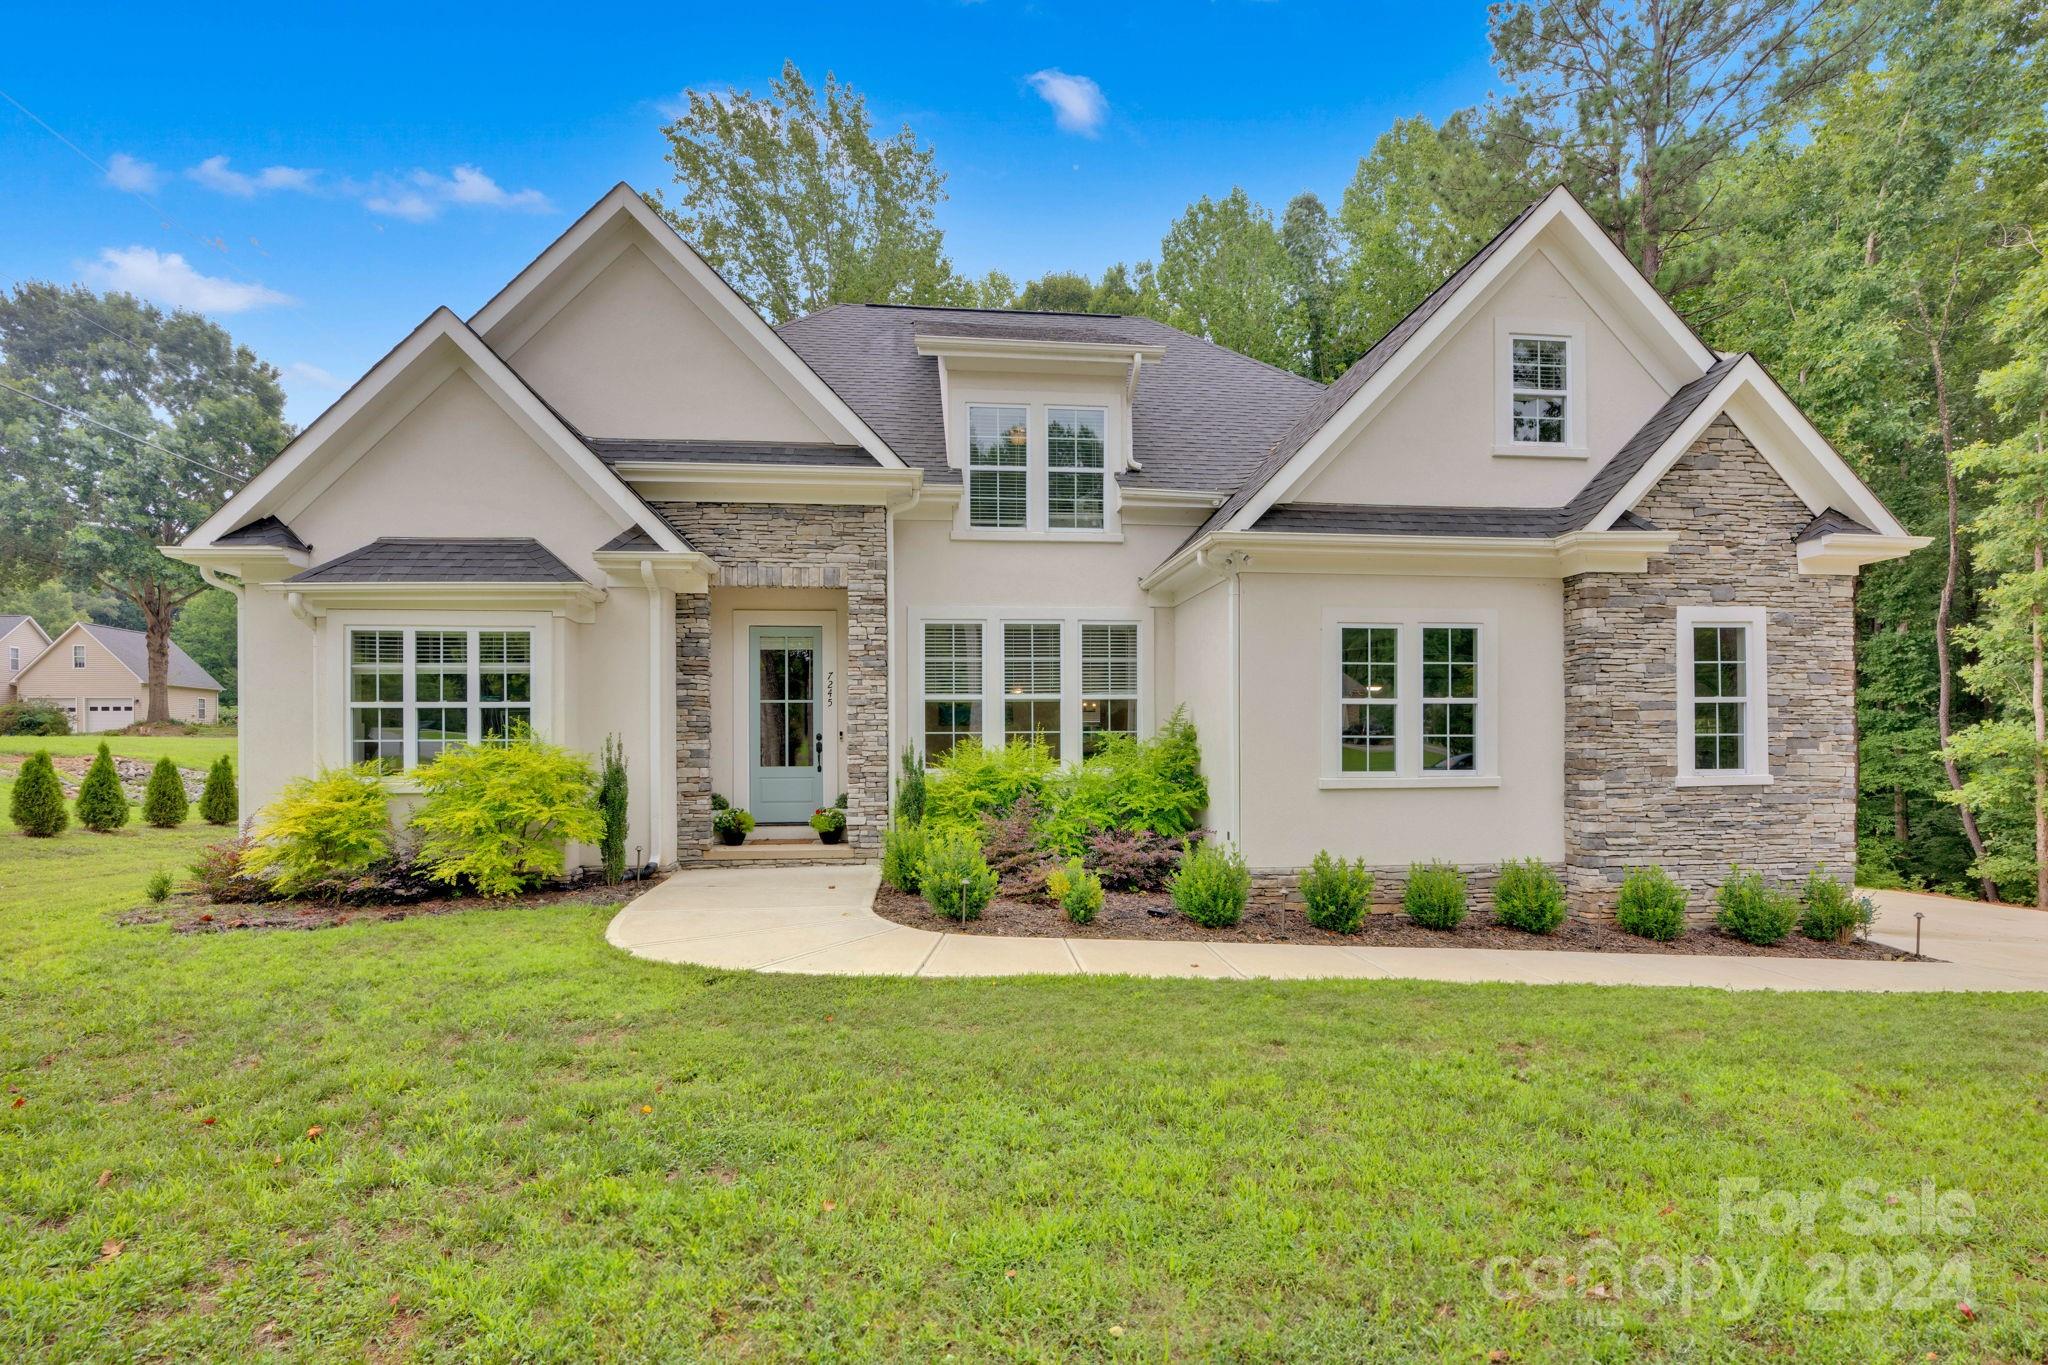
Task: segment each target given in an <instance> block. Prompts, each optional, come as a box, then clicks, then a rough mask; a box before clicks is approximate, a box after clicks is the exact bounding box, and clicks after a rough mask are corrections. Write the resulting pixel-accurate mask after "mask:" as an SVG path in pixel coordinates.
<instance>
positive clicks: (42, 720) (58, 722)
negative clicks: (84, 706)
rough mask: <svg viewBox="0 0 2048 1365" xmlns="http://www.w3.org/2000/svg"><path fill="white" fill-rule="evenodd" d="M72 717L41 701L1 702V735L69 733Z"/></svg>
mask: <svg viewBox="0 0 2048 1365" xmlns="http://www.w3.org/2000/svg"><path fill="white" fill-rule="evenodd" d="M70 733H71V718H70V717H69V716H67V715H65V714H64V712H63V710H62V709H61V708H59V707H55V706H52V705H50V704H49V703H48V702H41V701H10V702H5V703H0V735H43V736H49V735H68V734H70Z"/></svg>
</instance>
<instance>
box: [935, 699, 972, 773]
mask: <svg viewBox="0 0 2048 1365" xmlns="http://www.w3.org/2000/svg"><path fill="white" fill-rule="evenodd" d="M980 735H981V703H980V702H978V701H928V702H926V703H925V705H924V752H925V757H926V758H927V759H929V760H937V759H939V758H942V757H944V756H945V753H946V751H947V750H949V749H951V748H952V747H953V745H954V744H955V743H957V742H958V741H960V740H963V739H976V738H979V737H980Z"/></svg>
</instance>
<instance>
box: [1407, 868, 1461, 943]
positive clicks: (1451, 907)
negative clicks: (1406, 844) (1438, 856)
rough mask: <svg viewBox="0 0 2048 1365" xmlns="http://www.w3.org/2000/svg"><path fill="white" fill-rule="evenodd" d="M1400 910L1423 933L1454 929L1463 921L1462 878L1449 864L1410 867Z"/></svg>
mask: <svg viewBox="0 0 2048 1365" xmlns="http://www.w3.org/2000/svg"><path fill="white" fill-rule="evenodd" d="M1401 908H1402V909H1403V910H1406V911H1407V912H1408V918H1409V919H1412V920H1414V921H1415V922H1416V923H1417V924H1419V925H1421V926H1422V927H1423V928H1425V929H1455V928H1457V927H1458V925H1459V924H1460V923H1462V922H1463V921H1464V918H1465V874H1464V873H1462V872H1460V871H1459V870H1458V869H1457V868H1455V867H1452V866H1451V865H1450V864H1449V863H1412V864H1410V865H1409V868H1408V884H1407V885H1406V886H1404V887H1402V888H1401Z"/></svg>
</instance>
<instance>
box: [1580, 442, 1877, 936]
mask: <svg viewBox="0 0 2048 1365" xmlns="http://www.w3.org/2000/svg"><path fill="white" fill-rule="evenodd" d="M1635 510H1636V511H1637V512H1638V513H1639V514H1640V515H1642V516H1644V517H1646V518H1648V519H1649V520H1650V521H1651V522H1653V523H1655V524H1656V525H1657V526H1659V527H1661V528H1663V529H1664V530H1667V531H1676V532H1678V533H1679V539H1678V542H1677V544H1675V545H1674V546H1673V547H1672V550H1671V552H1670V554H1668V555H1666V556H1663V557H1661V558H1658V559H1655V560H1652V561H1651V565H1650V572H1648V573H1647V574H1583V575H1580V576H1579V577H1576V578H1573V579H1570V580H1568V581H1567V583H1566V584H1565V621H1566V630H1567V649H1566V656H1565V678H1566V684H1567V703H1566V710H1565V716H1564V725H1563V729H1562V733H1563V734H1564V736H1565V742H1566V752H1565V771H1566V798H1565V800H1566V817H1565V834H1566V846H1567V853H1568V861H1569V864H1570V879H1571V884H1572V889H1573V890H1574V892H1576V893H1578V894H1579V895H1580V896H1582V897H1584V898H1585V899H1586V900H1587V901H1588V902H1589V903H1591V904H1594V905H1596V906H1609V905H1611V903H1612V897H1613V892H1614V890H1615V889H1616V888H1617V887H1618V886H1619V885H1620V883H1621V879H1622V877H1623V875H1624V873H1625V871H1626V870H1627V869H1628V868H1629V867H1633V866H1637V865H1640V864H1646V863H1656V864H1658V865H1661V866H1662V867H1663V868H1664V869H1665V870H1666V871H1667V872H1669V873H1671V874H1672V875H1673V876H1674V877H1677V878H1678V879H1679V880H1681V881H1682V882H1684V883H1685V884H1686V885H1687V886H1688V887H1690V888H1691V889H1692V891H1693V905H1692V909H1693V911H1694V912H1695V913H1709V912H1711V909H1712V906H1711V902H1710V901H1709V900H1708V896H1709V894H1710V892H1711V890H1712V888H1713V887H1714V886H1716V885H1718V884H1719V883H1720V882H1721V880H1722V879H1723V878H1724V876H1725V875H1726V873H1727V869H1728V864H1729V863H1730V862H1739V863H1741V864H1742V865H1743V866H1745V867H1748V868H1754V869H1757V870H1760V871H1762V872H1763V873H1764V875H1765V876H1766V877H1767V878H1769V879H1771V880H1773V881H1778V882H1797V881H1800V880H1803V879H1804V878H1805V876H1806V874H1807V873H1808V872H1810V871H1811V870H1812V869H1813V868H1814V867H1815V866H1817V865H1819V864H1822V863H1825V864H1826V865H1827V866H1828V867H1829V868H1830V869H1832V870H1834V871H1835V872H1836V873H1838V874H1841V875H1847V874H1848V873H1849V872H1850V871H1851V869H1853V868H1854V866H1855V859H1856V733H1855V727H1856V711H1855V685H1856V646H1855V622H1854V593H1855V580H1854V579H1853V578H1851V577H1848V576H1823V575H1802V574H1800V573H1799V571H1798V564H1797V560H1796V558H1795V551H1794V543H1793V537H1794V535H1796V534H1797V533H1798V532H1799V530H1800V529H1801V528H1802V527H1803V526H1804V525H1805V524H1806V522H1807V521H1808V520H1809V519H1810V518H1811V517H1812V513H1811V511H1809V510H1808V508H1807V507H1806V505H1805V504H1804V503H1802V502H1801V501H1800V500H1799V499H1798V498H1797V497H1795V496H1794V495H1793V494H1792V492H1791V490H1790V489H1788V488H1787V487H1786V486H1785V484H1784V483H1783V482H1782V481H1781V480H1780V479H1779V478H1778V476H1777V474H1776V473H1775V472H1774V471H1773V470H1772V469H1771V467H1770V465H1769V464H1768V463H1767V462H1765V460H1764V459H1763V457H1762V456H1760V455H1758V454H1757V452H1756V450H1755V448H1754V447H1753V446H1751V445H1750V443H1749V441H1748V439H1747V438H1746V437H1744V436H1743V434H1742V432H1741V431H1740V430H1739V429H1738V428H1737V427H1736V426H1735V424H1734V423H1732V422H1730V421H1728V420H1727V419H1726V418H1723V419H1721V420H1719V421H1717V422H1715V423H1714V424H1713V425H1712V426H1711V427H1709V428H1708V429H1707V432H1706V434H1705V435H1703V436H1702V437H1701V438H1700V440H1699V441H1698V442H1697V443H1695V445H1694V446H1693V447H1692V449H1691V450H1690V451H1688V452H1687V453H1686V455H1685V456H1684V457H1683V458H1681V459H1680V460H1679V462H1678V463H1677V464H1676V465H1674V466H1673V467H1672V469H1671V471H1670V472H1669V473H1668V474H1666V475H1665V477H1664V478H1663V479H1662V480H1660V481H1659V482H1658V484H1657V485H1656V487H1655V488H1653V489H1651V491H1650V493H1649V495H1648V496H1647V497H1645V498H1644V499H1643V501H1642V502H1641V503H1639V504H1638V505H1637V507H1636V509H1635ZM1688 605H1700V606H1721V607H1728V606H1733V607H1756V608H1762V609H1763V610H1764V612H1765V643H1766V648H1767V673H1766V696H1767V701H1768V713H1769V719H1768V724H1769V731H1768V742H1769V754H1770V776H1771V779H1772V780H1771V782H1770V784H1769V785H1767V786H1717V787H1681V786H1679V785H1677V777H1678V759H1677V726H1678V725H1679V724H1680V723H1681V721H1682V720H1683V719H1684V718H1682V717H1680V716H1679V715H1678V678H1677V667H1678V609H1679V608H1680V607H1682V606H1688Z"/></svg>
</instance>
